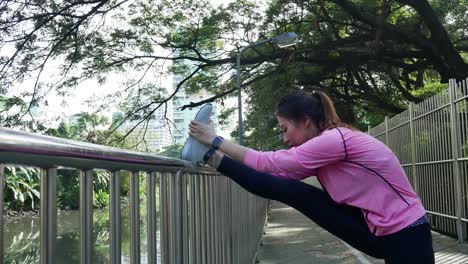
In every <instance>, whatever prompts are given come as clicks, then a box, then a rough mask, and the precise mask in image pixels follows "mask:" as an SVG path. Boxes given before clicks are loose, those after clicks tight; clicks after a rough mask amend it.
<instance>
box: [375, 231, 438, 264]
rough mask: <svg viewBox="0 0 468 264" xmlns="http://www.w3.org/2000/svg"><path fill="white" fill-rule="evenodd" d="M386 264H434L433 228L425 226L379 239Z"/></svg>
mask: <svg viewBox="0 0 468 264" xmlns="http://www.w3.org/2000/svg"><path fill="white" fill-rule="evenodd" d="M378 240H379V242H381V243H382V244H383V247H384V255H385V263H386V264H405V263H408V264H410V263H411V264H433V263H435V260H434V249H433V248H432V236H431V227H430V225H429V224H423V225H419V226H416V227H412V228H407V229H403V230H401V231H399V232H397V233H395V234H391V235H387V236H383V237H379V238H378Z"/></svg>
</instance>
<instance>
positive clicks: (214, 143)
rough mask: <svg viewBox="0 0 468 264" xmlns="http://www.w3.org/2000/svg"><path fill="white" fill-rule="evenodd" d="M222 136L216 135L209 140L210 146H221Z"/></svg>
mask: <svg viewBox="0 0 468 264" xmlns="http://www.w3.org/2000/svg"><path fill="white" fill-rule="evenodd" d="M223 140H224V138H223V137H220V136H216V137H215V138H214V139H213V141H212V142H211V146H212V147H213V148H214V149H219V146H221V143H223Z"/></svg>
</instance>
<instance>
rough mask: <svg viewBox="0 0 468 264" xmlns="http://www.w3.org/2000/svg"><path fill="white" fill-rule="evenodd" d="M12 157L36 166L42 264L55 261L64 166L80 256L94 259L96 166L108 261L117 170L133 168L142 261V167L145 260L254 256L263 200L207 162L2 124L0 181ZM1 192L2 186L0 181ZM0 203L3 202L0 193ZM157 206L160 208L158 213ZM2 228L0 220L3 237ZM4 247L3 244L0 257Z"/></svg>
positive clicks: (194, 262) (116, 255)
mask: <svg viewBox="0 0 468 264" xmlns="http://www.w3.org/2000/svg"><path fill="white" fill-rule="evenodd" d="M10 164H11V165H12V166H34V167H38V168H40V170H39V171H40V181H41V188H40V197H41V198H40V200H41V201H40V202H41V208H40V223H41V224H40V250H41V251H40V263H41V264H55V263H57V261H56V259H55V257H56V253H57V252H56V251H57V250H56V249H57V246H56V244H57V243H56V242H57V175H58V170H59V169H62V168H71V169H77V170H79V171H80V174H79V175H80V176H79V177H80V257H81V259H80V263H81V264H91V263H92V255H93V185H92V184H93V170H94V169H104V170H108V171H109V172H110V182H109V188H110V190H109V191H110V195H109V196H110V203H109V211H110V215H109V220H110V247H109V256H110V260H111V264H117V263H119V264H120V263H121V261H122V258H121V253H122V247H121V246H122V236H121V233H122V232H121V223H122V221H121V220H122V215H121V202H120V187H121V179H120V178H121V177H120V171H129V172H131V173H130V177H131V178H130V225H131V228H130V230H131V232H130V233H131V238H130V263H131V264H139V263H140V257H141V256H140V255H141V252H140V244H141V243H140V230H141V228H140V225H141V216H140V197H139V195H140V194H139V184H140V180H139V179H140V176H141V172H144V175H143V177H146V190H147V191H146V198H147V210H146V211H147V212H148V214H147V216H146V217H147V221H146V222H147V223H148V224H147V243H146V245H147V253H148V262H147V263H152V264H156V263H157V260H158V256H159V255H160V257H161V263H164V264H180V263H191V264H222V263H229V264H241V263H252V261H255V251H256V249H257V247H258V244H259V240H260V239H261V237H262V232H263V227H264V224H265V221H266V211H267V207H268V201H267V200H265V199H263V198H260V197H256V196H254V195H252V194H249V193H247V192H246V191H245V190H243V189H242V188H241V187H240V186H238V185H236V184H234V183H233V182H231V181H230V180H229V179H228V178H226V177H221V176H220V175H219V173H218V172H216V171H215V170H214V169H212V168H209V167H208V166H202V167H196V166H193V165H192V164H191V163H189V162H186V161H182V160H179V159H173V158H166V157H161V156H158V155H151V154H145V153H139V152H134V151H127V150H122V149H117V148H112V147H106V146H101V145H97V144H90V143H85V142H79V141H75V140H69V139H62V138H56V137H51V136H45V135H38V134H34V133H29V132H23V131H17V130H13V129H7V128H0V184H1V183H2V182H3V181H4V166H5V165H10ZM157 182H159V184H157ZM157 187H159V188H157ZM158 196H159V199H160V201H159V207H158V208H157V206H156V204H157V203H156V197H158ZM1 197H3V188H0V198H1ZM0 208H1V209H3V199H1V200H0ZM157 209H159V210H160V215H159V219H160V220H159V221H157V214H156V211H157ZM2 221H3V219H2ZM0 223H2V222H1V221H0ZM157 223H159V224H160V225H158V227H159V229H160V231H161V232H160V237H161V239H160V249H158V248H157V241H158V240H157V230H158V228H157ZM2 228H3V225H0V242H2V243H1V244H2V245H3V232H2V231H3V230H2ZM3 254H4V252H3V247H1V246H0V260H1V259H3ZM158 254H159V255H158Z"/></svg>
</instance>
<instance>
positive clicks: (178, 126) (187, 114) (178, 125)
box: [173, 75, 219, 144]
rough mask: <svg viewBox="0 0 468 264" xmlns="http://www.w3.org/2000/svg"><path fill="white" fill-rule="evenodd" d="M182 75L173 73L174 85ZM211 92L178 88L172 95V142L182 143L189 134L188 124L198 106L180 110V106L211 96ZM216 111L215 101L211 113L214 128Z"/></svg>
mask: <svg viewBox="0 0 468 264" xmlns="http://www.w3.org/2000/svg"><path fill="white" fill-rule="evenodd" d="M181 79H182V77H181V76H177V75H174V86H175V85H177V84H178V83H179V82H180V81H181ZM211 96H212V94H210V93H208V92H206V91H200V92H199V93H196V94H187V93H186V92H185V90H183V89H180V90H179V91H178V92H177V94H176V95H175V96H174V100H173V111H174V112H173V113H174V114H173V116H174V144H184V143H185V141H186V140H187V138H188V136H189V134H188V133H189V124H190V121H192V120H193V119H195V116H196V114H197V113H198V110H199V109H200V107H196V108H187V109H185V110H183V111H182V110H181V109H180V108H181V107H182V106H184V105H187V104H190V103H191V102H199V101H201V100H204V99H207V98H209V97H211ZM218 112H219V106H218V105H217V103H213V115H212V117H211V120H212V121H213V123H214V127H215V129H216V128H217V127H218Z"/></svg>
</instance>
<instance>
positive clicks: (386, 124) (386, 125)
mask: <svg viewBox="0 0 468 264" xmlns="http://www.w3.org/2000/svg"><path fill="white" fill-rule="evenodd" d="M385 144H386V145H387V147H389V148H390V145H389V142H388V116H385Z"/></svg>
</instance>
